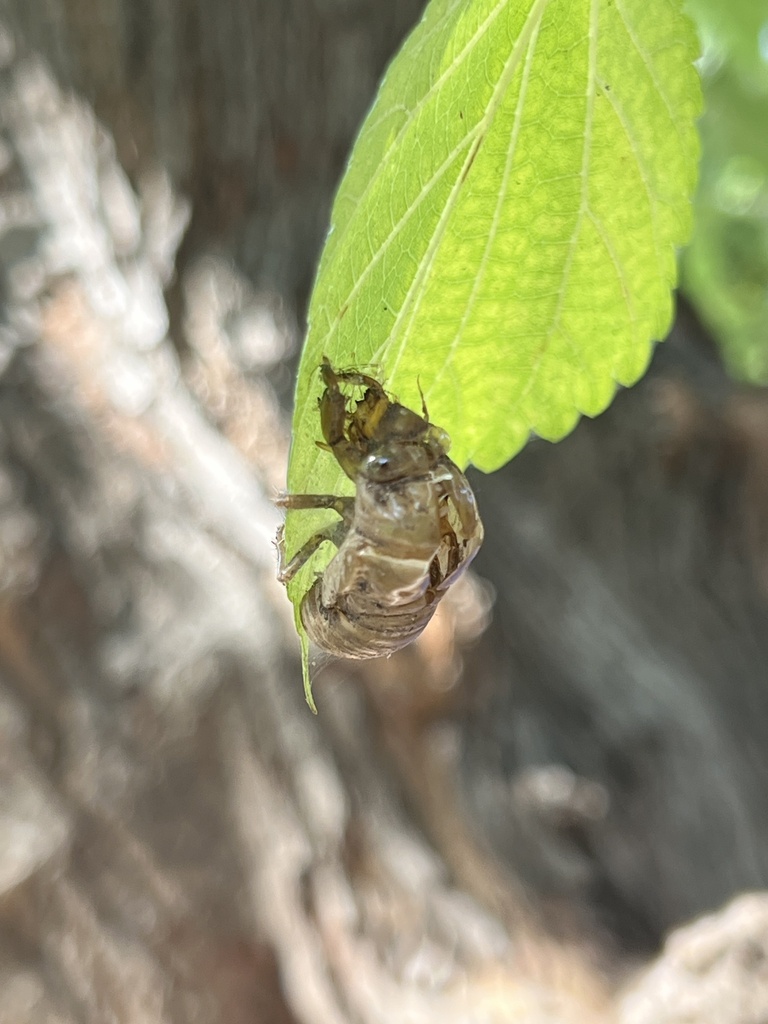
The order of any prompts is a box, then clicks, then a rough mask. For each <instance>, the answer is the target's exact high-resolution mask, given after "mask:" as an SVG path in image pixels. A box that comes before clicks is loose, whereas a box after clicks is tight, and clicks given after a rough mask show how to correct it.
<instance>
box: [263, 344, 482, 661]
mask: <svg viewBox="0 0 768 1024" xmlns="http://www.w3.org/2000/svg"><path fill="white" fill-rule="evenodd" d="M320 373H321V375H322V378H323V383H324V384H325V391H324V392H323V395H322V397H321V398H320V403H319V404H320V425H321V429H322V433H323V438H324V441H322V442H318V444H319V445H320V447H321V448H324V449H326V450H327V451H329V452H330V453H331V454H332V455H333V456H334V457H335V458H336V460H337V462H338V463H339V465H340V466H341V468H342V469H343V470H344V472H345V473H346V474H347V476H348V477H350V479H352V480H353V481H354V482H355V487H356V494H355V497H354V498H344V497H338V496H335V495H328V494H289V495H286V496H284V497H282V498H280V499H279V500H278V504H279V505H281V506H282V507H283V508H286V509H310V508H312V509H316V508H328V509H333V511H334V512H336V513H337V514H338V515H339V517H340V520H339V521H338V522H335V523H333V524H332V525H331V526H330V527H328V528H326V529H325V530H322V531H321V532H319V533H317V534H315V535H314V536H313V537H311V538H310V539H309V541H307V543H306V544H305V545H304V546H303V547H302V548H301V550H300V551H299V552H298V553H297V554H296V555H295V556H294V557H293V558H292V559H291V560H290V562H288V563H287V564H285V563H284V553H283V550H282V539H281V542H280V544H279V547H280V579H281V581H282V582H284V583H287V582H288V581H289V580H290V579H292V577H293V576H294V575H295V574H296V572H298V570H299V569H300V568H301V566H302V565H303V564H304V563H305V562H306V561H307V559H308V558H310V557H311V555H312V554H313V553H314V552H315V551H316V550H317V548H318V547H319V546H320V545H321V544H323V543H325V542H326V541H330V542H332V543H333V544H335V545H336V547H337V548H338V550H337V552H336V555H335V556H334V557H333V559H332V560H331V562H330V563H329V564H328V566H327V568H326V569H325V572H324V573H323V574H322V576H320V577H319V578H318V579H317V581H316V582H315V583H314V585H313V586H312V588H311V589H310V590H309V591H308V593H307V594H306V596H305V597H304V600H303V602H302V605H301V618H302V622H303V623H304V627H305V629H306V631H307V633H308V634H309V637H310V639H311V640H313V641H314V642H315V643H316V644H317V645H318V646H319V647H322V648H323V649H324V650H326V651H329V652H330V653H331V654H335V655H337V656H339V657H344V658H375V657H378V656H379V655H382V654H391V653H392V651H396V650H398V649H399V648H400V647H404V646H405V645H406V644H408V643H410V642H411V640H414V639H415V638H416V637H417V636H418V635H419V634H420V633H421V631H422V630H423V629H424V627H425V626H426V625H427V623H428V622H429V620H430V619H431V618H432V615H433V614H434V612H435V608H436V607H437V604H438V602H439V601H440V598H441V597H442V596H443V594H445V592H446V590H447V589H448V587H450V586H451V584H452V583H454V582H455V581H456V580H457V579H458V577H459V576H460V575H461V574H462V573H463V572H464V570H465V569H466V568H467V566H468V565H469V563H470V562H471V561H472V559H473V558H474V557H475V555H476V554H477V552H478V549H479V548H480V544H481V543H482V540H483V525H482V523H481V521H480V516H479V515H478V511H477V504H476V502H475V496H474V494H473V493H472V488H471V487H470V486H469V483H468V482H467V479H466V477H465V476H464V474H463V473H462V472H461V470H460V469H459V468H458V466H456V465H455V464H454V463H453V462H451V460H450V459H449V458H448V454H447V452H448V445H449V441H448V437H447V435H446V433H445V431H443V430H441V429H440V428H439V427H436V426H435V425H434V424H433V423H430V422H429V419H428V417H427V410H426V408H424V410H423V413H424V415H423V416H420V415H419V414H418V413H416V412H414V411H413V410H412V409H408V408H406V407H405V406H404V405H400V404H399V403H398V402H396V401H394V400H393V399H392V398H391V397H390V396H388V395H387V393H386V392H385V391H384V388H383V387H382V385H381V384H380V383H379V382H378V381H377V380H375V379H374V378H373V377H369V376H368V375H367V374H364V373H359V372H358V371H356V370H339V371H337V370H334V369H333V367H332V366H331V364H330V363H329V362H328V360H327V359H324V360H323V363H322V365H321V367H320ZM342 388H347V389H351V388H355V389H357V393H358V394H359V393H360V391H361V390H362V391H363V394H362V398H360V399H359V400H357V401H355V400H354V399H350V398H348V397H347V396H346V395H345V394H344V391H343V390H342ZM363 389H364V390H363Z"/></svg>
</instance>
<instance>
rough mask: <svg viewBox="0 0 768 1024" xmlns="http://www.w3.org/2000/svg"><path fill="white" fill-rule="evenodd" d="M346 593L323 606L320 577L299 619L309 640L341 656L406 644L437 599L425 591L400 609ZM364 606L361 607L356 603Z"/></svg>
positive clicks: (367, 653) (373, 654)
mask: <svg viewBox="0 0 768 1024" xmlns="http://www.w3.org/2000/svg"><path fill="white" fill-rule="evenodd" d="M354 597H355V595H351V594H346V595H343V596H341V597H340V599H339V600H338V602H337V603H335V604H333V605H331V606H330V607H326V606H325V605H324V604H323V598H322V580H318V581H317V582H316V583H315V585H314V586H313V587H312V589H311V590H310V591H309V593H308V594H307V595H306V597H305V598H304V601H303V602H302V605H301V619H302V622H303V623H304V628H305V629H306V631H307V633H308V635H309V638H310V640H312V641H313V642H314V643H316V644H317V645H318V647H322V648H323V650H325V651H330V652H331V653H333V654H335V655H337V656H338V657H341V658H355V659H357V660H364V659H366V658H379V657H381V656H382V655H385V654H392V653H393V652H394V651H399V650H400V648H401V647H405V646H406V645H407V644H409V643H410V642H411V641H412V640H415V639H416V637H417V636H419V634H420V633H421V632H422V631H423V630H424V628H425V627H426V625H427V624H428V622H429V620H430V619H431V618H432V616H433V615H434V612H435V608H436V607H437V603H438V602H437V601H431V602H430V600H429V597H428V596H427V595H426V594H424V595H421V596H420V597H419V598H418V599H417V600H416V601H413V602H411V603H410V604H408V605H403V606H401V607H399V608H391V607H389V608H378V607H376V606H372V602H371V600H370V597H366V600H365V601H363V602H361V601H360V600H359V598H358V600H354ZM361 603H362V604H363V605H364V607H363V608H360V607H359V605H360V604H361Z"/></svg>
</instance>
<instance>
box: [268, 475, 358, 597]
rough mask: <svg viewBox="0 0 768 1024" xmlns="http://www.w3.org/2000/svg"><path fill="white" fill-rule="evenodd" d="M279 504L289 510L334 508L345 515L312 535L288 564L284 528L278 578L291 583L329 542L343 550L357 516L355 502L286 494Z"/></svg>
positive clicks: (279, 542)
mask: <svg viewBox="0 0 768 1024" xmlns="http://www.w3.org/2000/svg"><path fill="white" fill-rule="evenodd" d="M275 504H276V505H277V506H278V507H279V508H287V509H309V508H330V509H333V511H334V512H335V513H336V514H337V515H339V516H341V522H339V523H330V524H329V525H328V526H326V527H324V528H323V529H322V530H318V531H317V533H313V534H312V536H311V537H310V538H309V540H308V541H306V543H305V544H303V545H302V546H301V547H300V548H299V550H298V551H297V552H296V554H295V555H294V556H293V558H291V559H290V561H288V562H287V563H286V561H285V547H284V545H283V529H282V527H281V528H280V532H279V533H278V537H277V550H278V556H279V564H278V567H277V578H278V580H279V581H280V582H281V583H289V582H290V581H291V580H292V579H293V577H294V576H295V575H296V573H297V572H298V571H299V569H301V567H302V566H303V565H304V564H306V562H308V561H309V559H310V558H311V557H312V555H314V553H315V552H316V551H317V549H318V548H319V547H320V545H321V544H324V543H325V542H326V541H327V540H329V541H330V542H331V543H332V544H334V545H335V546H336V547H339V545H340V544H341V542H342V541H343V540H344V537H345V536H346V534H347V532H348V530H349V527H350V525H351V523H352V518H353V515H354V508H355V499H354V498H342V497H340V496H339V495H337V494H283V495H281V496H280V497H279V498H277V499H276V501H275Z"/></svg>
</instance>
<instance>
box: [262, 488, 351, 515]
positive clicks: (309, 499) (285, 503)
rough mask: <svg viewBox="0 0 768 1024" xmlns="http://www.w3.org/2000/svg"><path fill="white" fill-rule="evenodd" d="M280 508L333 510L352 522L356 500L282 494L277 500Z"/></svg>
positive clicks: (335, 496)
mask: <svg viewBox="0 0 768 1024" xmlns="http://www.w3.org/2000/svg"><path fill="white" fill-rule="evenodd" d="M275 504H276V505H277V507H278V508H287V509H307V508H332V509H333V511H334V512H335V513H336V514H337V515H339V516H341V518H342V519H344V520H346V521H348V522H351V521H352V513H353V512H354V509H355V499H354V498H346V497H345V498H343V497H341V496H340V495H338V494H281V495H280V496H279V497H278V498H275Z"/></svg>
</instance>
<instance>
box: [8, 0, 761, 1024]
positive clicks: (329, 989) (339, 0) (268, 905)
mask: <svg viewBox="0 0 768 1024" xmlns="http://www.w3.org/2000/svg"><path fill="white" fill-rule="evenodd" d="M419 6H420V5H419V4H416V3H414V2H410V3H409V2H406V0H402V2H399V3H389V4H375V3H373V2H363V0H360V2H357V3H353V2H352V0H314V2H310V0H306V2H304V3H299V2H298V0H292V2H284V0H282V2H280V3H268V2H256V0H251V2H250V3H248V2H245V0H226V3H224V4H217V5H212V4H209V3H207V0H202V2H198V3H195V4H193V3H191V2H190V0H177V2H175V3H167V2H166V0H144V3H142V4H137V3H121V2H120V0H113V3H112V4H111V5H108V6H98V7H95V6H94V5H92V4H88V3H85V2H83V0H79V2H78V3H72V2H71V0H68V2H66V3H64V2H63V0H46V2H45V3H43V2H42V0H36V2H33V3H27V4H21V3H16V2H13V0H6V2H5V4H4V5H3V7H2V9H1V11H2V17H3V18H4V22H5V28H6V32H5V34H4V35H3V36H2V40H0V43H1V44H2V45H0V59H1V60H2V69H1V70H0V132H2V136H1V137H2V139H3V149H2V153H1V154H0V155H1V156H2V177H1V178H0V223H1V224H2V233H1V234H0V269H1V270H2V283H3V293H2V294H3V307H4V310H3V312H4V319H3V323H2V325H1V333H0V343H1V344H2V378H1V379H0V428H1V433H0V445H1V446H2V447H1V449H0V523H1V524H2V531H1V534H0V536H1V537H2V551H1V552H0V555H1V562H0V588H2V594H1V595H0V602H1V603H0V780H1V781H0V1021H5V1020H8V1021H9V1022H13V1024H23V1022H25V1021H29V1022H30V1024H32V1022H34V1024H41V1022H51V1024H53V1022H54V1021H55V1022H57V1024H58V1022H75V1021H77V1022H79V1021H86V1022H94V1024H97V1022H98V1024H102V1022H103V1021H105V1020H115V1021H120V1022H129V1024H133V1022H136V1024H138V1022H143V1021H152V1022H156V1021H168V1022H169V1024H170V1022H173V1024H175V1022H180V1024H181V1022H186V1021H200V1022H206V1021H211V1022H213V1021H227V1022H228V1024H230V1022H231V1024H237V1022H238V1021H243V1022H245V1021H248V1022H251V1024H252V1022H254V1021H264V1022H265V1024H266V1022H269V1024H280V1022H281V1021H286V1022H288V1021H300V1022H302V1024H325V1022H353V1021H354V1022H362V1024H368V1022H378V1021H413V1022H419V1021H425V1022H426V1021H440V1022H443V1021H448V1022H450V1021H456V1022H458V1021H474V1020H478V1019H483V1020H488V1021H507V1020H510V1019H513V1018H514V1019H519V1020H525V1021H527V1022H531V1024H535V1022H537V1021H541V1022H542V1024H543V1022H544V1021H553V1020H557V1021H563V1022H566V1021H582V1022H583V1021H591V1020H594V1021H605V1020H608V1019H610V1018H611V1016H613V1015H617V1019H618V1017H619V1016H620V1015H621V1014H622V1013H624V1012H625V1010H624V1009H622V1004H620V1003H619V1002H618V1001H617V1000H616V999H615V998H614V994H615V991H616V988H617V986H618V985H619V983H620V981H621V980H622V978H623V976H624V973H625V972H626V970H627V968H628V965H629V964H630V963H631V962H634V961H633V960H632V958H634V957H636V956H637V954H638V951H643V952H646V953H647V952H649V951H651V950H654V949H655V948H656V946H657V945H658V943H659V942H660V940H661V938H662V936H663V934H664V932H665V931H666V930H667V929H668V928H670V927H672V926H674V925H676V924H678V923H679V922H681V921H683V920H684V919H686V918H688V917H690V916H693V915H695V914H698V913H700V912H702V911H703V910H706V909H711V908H713V907H715V906H717V905H718V904H719V903H720V902H722V901H724V900H726V899H727V898H728V897H729V896H731V895H732V894H733V893H735V892H737V891H739V890H741V889H744V888H750V887H751V888H757V887H763V886H765V885H766V876H767V875H768V854H766V850H768V845H767V844H766V842H765V838H766V837H765V829H766V821H768V814H766V811H767V810H768V808H766V801H767V800H768V797H766V793H768V787H766V786H765V775H766V756H765V753H764V751H765V749H766V742H765V740H766V735H767V734H768V699H766V693H765V685H764V678H765V670H764V666H765V663H766V650H765V646H766V639H765V638H766V636H768V631H766V629H765V623H766V597H765V585H766V580H768V576H767V575H766V560H765V556H766V549H765V536H764V530H763V529H762V527H761V523H762V521H763V515H764V511H765V506H766V493H765V484H764V480H765V479H766V477H765V472H764V469H765V457H766V456H765V436H766V429H765V428H766V422H767V419H766V418H767V415H768V414H767V413H766V408H768V407H766V405H765V402H764V397H763V395H762V393H757V392H755V393H745V392H742V391H740V390H738V389H737V388H735V387H734V386H733V385H732V384H730V383H729V382H728V381H727V379H726V377H725V374H724V373H723V371H722V369H721V367H720V366H719V364H718V362H717V360H716V358H715V357H714V356H713V355H712V353H711V351H710V350H709V349H708V348H707V344H706V339H705V336H704V332H703V331H702V329H701V327H700V326H699V325H698V324H697V323H695V321H694V320H693V319H692V318H690V317H689V318H687V319H683V320H681V321H680V322H679V324H678V328H677V331H676V334H675V335H674V336H673V338H672V339H671V340H670V342H668V343H667V347H666V348H665V349H662V350H661V351H660V353H659V357H658V358H657V359H656V360H655V363H654V367H653V369H652V373H651V376H650V377H649V379H648V381H647V382H646V383H644V384H643V385H641V386H640V387H639V388H638V389H637V390H636V391H634V392H632V393H627V394H623V395H620V396H619V397H618V399H617V401H616V403H615V405H614V406H613V407H612V409H611V410H610V411H609V412H608V413H607V414H605V415H604V416H603V417H601V418H600V419H599V420H598V421H596V422H594V423H583V424H581V425H580V426H579V428H577V430H576V431H575V433H574V434H573V436H572V437H571V438H569V439H568V440H567V441H565V442H564V443H563V444H561V445H560V446H558V447H552V446H550V445H547V444H545V443H543V442H533V443H532V444H531V445H530V446H529V448H528V449H527V450H526V451H525V452H524V453H523V454H522V455H521V456H520V457H519V458H518V459H517V460H515V462H514V463H513V464H512V465H510V466H509V467H508V468H507V469H506V470H505V471H503V472H502V473H499V474H496V475H494V476H493V477H489V478H481V477H476V483H477V491H478V494H479V498H480V502H481V509H482V511H483V515H484V518H485V521H486V527H487V541H486V548H485V552H484V554H483V556H482V557H481V559H480V560H479V575H480V576H481V577H482V578H483V579H484V580H485V581H487V582H486V583H483V582H482V581H478V580H477V579H474V580H470V582H468V583H467V585H466V586H465V587H463V588H461V589H459V588H457V592H456V593H455V594H454V595H453V596H452V599H451V600H450V601H446V602H445V608H442V609H441V614H440V615H439V616H438V617H437V618H436V620H435V622H434V624H433V625H432V626H431V627H430V629H429V630H428V632H427V633H426V634H425V636H424V638H423V639H422V640H421V641H420V642H419V643H418V644H416V645H414V646H413V647H412V648H411V649H409V650H407V651H404V652H402V653H401V654H400V655H397V656H395V657H393V658H392V659H389V660H384V661H381V662H375V663H371V664H369V665H364V666H353V667H352V668H349V667H347V666H345V665H341V664H338V663H328V664H326V665H324V666H322V667H319V668H318V670H317V671H316V695H317V699H318V704H319V707H320V715H319V717H318V718H317V719H315V718H313V717H312V716H311V715H310V714H309V712H308V710H307V708H306V707H305V705H304V703H303V695H302V691H301V683H300V670H299V665H298V660H297V645H296V640H295V637H294V636H293V632H292V617H291V614H290V610H289V608H288V606H287V601H286V599H285V596H284V593H283V592H282V588H280V587H279V585H278V584H277V582H276V580H275V578H274V575H275V573H274V552H273V549H272V544H273V537H274V534H275V531H276V528H277V525H278V517H277V515H276V512H275V510H274V508H273V506H272V504H271V501H270V498H271V496H272V495H273V494H274V493H275V491H276V489H278V488H279V487H280V486H281V485H282V479H283V473H284V465H285V459H286V454H287V445H288V413H287V408H286V407H287V404H288V397H289V394H290V379H291V377H290V367H291V365H292V354H293V353H295V348H296V340H297V336H298V332H299V327H298V325H300V323H301V319H302V315H303V309H304V306H305V303H306V297H307V290H308V287H309V282H310V280H311V276H312V272H313V267H314V263H315V260H316V256H317V251H318V248H319V244H320V241H321V238H322V234H323V231H324V229H325V224H326V222H327V217H328V210H329V203H330V197H331V192H332V188H333V185H334V183H335V181H336V180H337V177H338V175H339V173H340V171H341V167H342V164H343V161H344V159H345V156H346V153H347V151H348V147H349V144H350V141H351V136H352V134H353V132H354V129H355V127H356V125H357V123H358V122H359V120H360V118H361V116H362V114H363V113H364V110H365V107H366V105H367V103H368V102H369V100H370V97H371V94H372V91H373V89H374V86H375V82H376V80H377V78H378V76H379V74H380V72H381V70H382V67H383V64H384V62H385V60H386V59H387V57H388V55H389V54H390V53H391V51H392V49H393V48H394V46H395V45H396V43H397V41H398V40H399V38H400V37H401V36H402V34H403V33H404V31H406V29H407V28H408V26H409V25H410V24H412V23H413V21H414V19H415V18H416V17H417V15H418V11H419ZM748 973H749V972H746V975H745V976H747V980H746V981H745V980H744V977H742V975H739V978H740V981H739V984H741V985H742V986H743V985H745V984H748ZM626 1012H627V1013H628V1012H629V1011H626ZM632 1012H634V1011H632ZM669 1019H670V1020H672V1019H673V1016H672V1015H670V1016H669ZM744 1019H745V1020H746V1019H747V1018H746V1017H745V1018H744ZM750 1019H751V1018H750ZM756 1019H757V1018H756ZM622 1020H623V1018H622Z"/></svg>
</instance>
